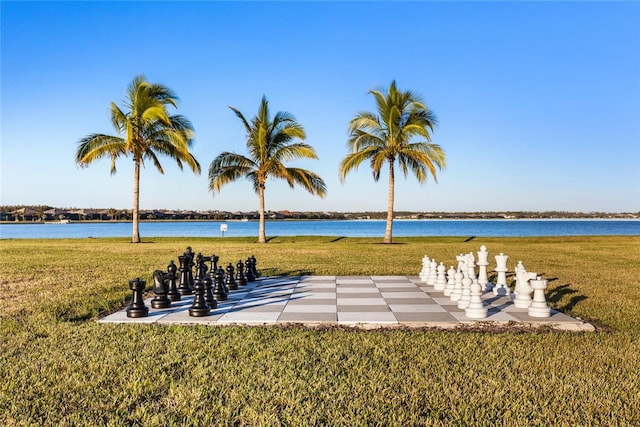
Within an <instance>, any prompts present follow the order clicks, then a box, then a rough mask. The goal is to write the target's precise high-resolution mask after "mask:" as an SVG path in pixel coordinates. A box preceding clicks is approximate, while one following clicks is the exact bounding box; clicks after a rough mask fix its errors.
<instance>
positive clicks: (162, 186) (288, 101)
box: [0, 1, 640, 212]
mask: <svg viewBox="0 0 640 427" xmlns="http://www.w3.org/2000/svg"><path fill="white" fill-rule="evenodd" d="M0 7H1V14H2V15H1V20H2V28H1V36H2V37H1V43H2V45H1V51H2V53H1V55H2V56H1V60H2V63H1V113H0V114H1V125H2V128H1V138H2V145H1V151H0V156H1V168H2V170H1V173H0V180H1V181H0V186H1V187H0V189H1V193H0V194H1V195H0V204H3V205H8V204H12V205H13V204H48V205H52V206H58V207H101V208H108V207H114V208H123V209H130V208H131V206H132V197H133V196H132V185H133V184H132V181H133V168H132V165H131V161H130V160H129V159H121V160H120V161H119V163H118V165H117V166H118V172H117V174H116V175H115V176H111V175H110V174H109V161H108V160H104V161H99V162H96V163H94V164H92V165H91V166H89V167H88V168H86V169H80V168H78V167H77V166H76V165H75V163H74V152H75V149H76V146H77V141H78V140H79V139H80V138H82V137H84V136H85V135H87V134H90V133H109V134H114V132H115V131H114V129H113V128H112V126H111V123H110V120H109V113H108V108H109V103H110V102H111V101H114V102H116V103H117V104H119V105H121V104H122V100H123V99H124V94H125V91H126V87H127V85H128V84H129V82H130V81H131V79H132V78H133V77H134V76H135V75H137V74H140V73H142V74H145V75H146V77H147V78H148V80H149V81H151V82H155V83H162V84H164V85H166V86H168V87H170V88H171V89H173V90H174V91H175V92H176V93H177V94H178V96H179V97H180V104H179V108H178V110H177V112H179V113H181V114H184V115H186V116H187V117H188V118H189V119H190V120H191V121H192V122H193V124H194V127H195V130H196V142H195V145H194V147H193V150H192V152H193V154H194V155H195V156H196V158H197V159H198V161H199V162H200V164H201V166H202V170H203V173H202V174H201V175H200V176H196V175H194V174H193V173H192V172H190V171H188V170H185V171H182V172H181V171H180V170H179V169H178V168H177V166H176V165H175V163H173V162H172V161H170V160H169V159H163V166H164V168H165V174H164V175H161V174H159V173H158V172H157V171H156V170H155V169H154V168H153V167H152V166H151V165H147V167H146V169H145V170H144V171H143V173H142V176H141V195H140V203H141V209H162V208H166V209H194V210H209V209H220V210H231V211H234V210H256V209H257V207H258V200H257V196H256V195H255V194H254V193H253V191H252V189H251V187H250V185H249V184H248V183H247V182H246V181H238V182H237V183H232V184H229V185H228V186H226V187H224V188H223V189H222V192H221V193H220V194H217V195H216V196H215V197H213V196H212V195H211V194H210V193H209V192H208V190H207V184H208V183H207V170H208V167H209V164H210V162H211V161H212V160H213V159H214V158H215V157H216V156H217V155H218V154H219V153H220V152H221V151H235V152H239V153H243V154H244V153H245V151H244V150H245V145H244V144H245V142H244V141H245V134H244V130H243V127H242V125H241V123H240V121H239V120H238V119H237V118H236V117H235V116H234V114H233V113H232V111H231V110H229V108H228V106H229V105H232V106H235V107H237V108H239V109H240V110H241V111H242V112H243V113H244V115H245V116H247V117H252V116H253V115H255V114H256V112H257V109H258V105H259V102H260V99H261V97H262V96H263V95H266V96H267V98H268V99H269V101H270V107H271V110H272V112H276V111H278V110H283V111H288V112H290V113H292V114H293V115H294V116H295V117H296V119H297V120H298V121H299V122H300V123H301V124H302V125H303V126H304V127H305V130H306V132H307V142H308V143H309V144H311V145H313V146H314V147H315V149H316V151H317V152H318V156H319V158H320V159H319V160H317V161H304V162H296V163H292V164H291V165H292V166H294V165H295V166H300V167H305V168H308V169H311V170H313V171H315V172H317V173H318V174H320V175H321V176H322V177H323V178H324V179H325V182H326V183H327V187H328V194H327V197H325V198H324V199H320V198H318V197H315V196H311V195H309V194H308V193H306V192H305V191H304V190H302V189H299V188H297V189H295V190H290V189H289V187H288V186H287V185H286V184H285V183H283V182H277V181H271V182H269V183H268V184H267V190H266V208H267V209H268V210H283V209H288V210H312V211H356V210H375V211H384V210H386V196H387V172H386V170H384V171H383V174H382V176H381V179H380V181H379V182H378V183H375V182H374V181H373V179H372V176H371V171H370V169H369V168H368V165H366V164H365V165H363V166H361V168H360V169H358V171H356V172H355V173H352V174H350V175H348V176H347V179H346V181H345V183H344V184H341V183H340V181H339V178H338V164H339V162H340V160H341V159H342V157H344V156H345V155H346V154H347V151H346V150H347V149H346V140H347V136H348V134H347V124H348V122H349V120H350V119H351V118H353V117H354V115H355V114H356V113H357V112H359V111H363V110H370V111H374V109H375V105H374V101H373V98H372V96H371V95H368V94H367V92H368V91H369V90H371V89H377V88H386V87H388V85H389V84H390V82H391V81H392V80H393V79H395V80H396V81H397V84H398V86H399V88H400V89H403V90H407V89H408V90H412V91H414V92H416V93H418V94H420V95H421V96H422V97H423V99H424V101H425V102H426V104H427V105H428V106H429V107H430V108H431V109H432V110H433V111H435V113H436V115H437V117H438V120H439V126H438V127H437V128H436V130H435V132H434V134H433V142H435V143H437V144H440V145H441V146H442V147H443V148H444V150H445V152H446V155H447V163H448V165H447V168H446V169H444V170H442V171H440V172H439V174H438V183H435V182H434V181H433V180H432V179H430V180H429V182H428V183H427V184H425V185H420V184H418V183H417V181H416V179H415V178H414V177H412V176H409V177H408V178H407V179H404V178H403V177H402V176H401V175H399V178H398V179H397V181H396V203H395V208H396V210H410V211H490V210H533V211H546V210H564V211H585V212H589V211H608V212H622V211H627V212H628V211H640V26H639V25H638V22H640V3H637V2H151V1H149V2H12V1H2V2H1V3H0Z"/></svg>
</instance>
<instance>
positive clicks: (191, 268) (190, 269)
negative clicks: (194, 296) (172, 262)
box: [184, 246, 196, 289]
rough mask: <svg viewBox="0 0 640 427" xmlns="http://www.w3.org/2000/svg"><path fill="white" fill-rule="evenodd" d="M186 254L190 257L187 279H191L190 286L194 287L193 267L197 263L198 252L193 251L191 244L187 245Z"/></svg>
mask: <svg viewBox="0 0 640 427" xmlns="http://www.w3.org/2000/svg"><path fill="white" fill-rule="evenodd" d="M184 255H185V256H186V257H188V259H189V262H188V263H187V280H188V281H189V287H191V289H193V285H194V280H193V267H194V266H195V265H196V263H195V262H194V259H195V255H196V254H195V253H193V250H192V249H191V246H187V250H186V251H185V253H184Z"/></svg>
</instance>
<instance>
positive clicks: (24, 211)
mask: <svg viewBox="0 0 640 427" xmlns="http://www.w3.org/2000/svg"><path fill="white" fill-rule="evenodd" d="M11 214H12V215H13V217H14V219H15V220H16V221H38V220H40V213H39V212H38V211H37V210H35V209H31V208H20V209H16V210H15V211H13V212H11Z"/></svg>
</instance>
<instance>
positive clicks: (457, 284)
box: [449, 270, 464, 301]
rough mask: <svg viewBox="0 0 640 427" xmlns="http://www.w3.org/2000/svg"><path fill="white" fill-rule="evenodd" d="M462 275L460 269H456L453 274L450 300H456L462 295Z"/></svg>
mask: <svg viewBox="0 0 640 427" xmlns="http://www.w3.org/2000/svg"><path fill="white" fill-rule="evenodd" d="M463 277H464V276H463V274H462V272H461V271H460V270H458V271H456V274H455V275H454V285H453V291H451V295H449V299H451V301H458V300H459V299H460V297H461V296H462V279H463Z"/></svg>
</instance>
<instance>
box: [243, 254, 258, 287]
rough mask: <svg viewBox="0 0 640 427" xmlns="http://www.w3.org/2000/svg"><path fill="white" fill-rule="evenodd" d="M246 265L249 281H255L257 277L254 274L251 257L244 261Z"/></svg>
mask: <svg viewBox="0 0 640 427" xmlns="http://www.w3.org/2000/svg"><path fill="white" fill-rule="evenodd" d="M244 266H245V270H246V272H245V275H246V276H247V282H255V281H256V277H255V276H254V275H253V271H252V269H251V258H247V260H246V261H245V263H244Z"/></svg>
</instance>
